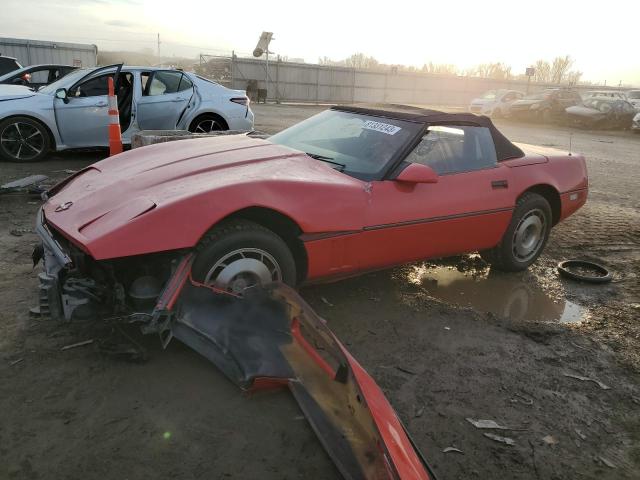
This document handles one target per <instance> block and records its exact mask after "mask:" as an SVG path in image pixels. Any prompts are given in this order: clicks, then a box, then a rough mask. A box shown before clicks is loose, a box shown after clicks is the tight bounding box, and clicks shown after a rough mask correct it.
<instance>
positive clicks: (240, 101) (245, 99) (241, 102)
mask: <svg viewBox="0 0 640 480" xmlns="http://www.w3.org/2000/svg"><path fill="white" fill-rule="evenodd" d="M229 100H231V101H232V102H233V103H237V104H239V105H249V97H233V98H230V99H229Z"/></svg>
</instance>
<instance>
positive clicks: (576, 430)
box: [574, 428, 587, 440]
mask: <svg viewBox="0 0 640 480" xmlns="http://www.w3.org/2000/svg"><path fill="white" fill-rule="evenodd" d="M574 431H575V432H576V434H577V435H578V436H579V437H580V438H581V439H582V440H586V439H587V436H586V435H585V434H584V433H582V430H580V429H578V428H574Z"/></svg>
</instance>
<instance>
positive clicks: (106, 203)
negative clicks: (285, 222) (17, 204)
mask: <svg viewBox="0 0 640 480" xmlns="http://www.w3.org/2000/svg"><path fill="white" fill-rule="evenodd" d="M284 183H287V184H291V183H293V184H296V185H298V186H299V188H302V186H303V185H309V184H314V185H317V184H324V185H328V188H334V189H338V190H340V189H341V188H342V187H344V186H354V187H357V188H358V190H361V189H362V187H361V186H360V184H361V182H360V181H358V180H355V179H353V178H351V177H348V176H346V175H344V174H341V173H339V172H337V171H336V170H334V169H333V168H331V167H330V166H329V165H327V164H325V163H322V162H319V161H317V160H313V159H311V158H310V157H308V156H307V155H305V154H304V153H302V152H299V151H297V150H293V149H290V148H287V147H284V146H280V145H275V144H273V143H271V142H269V141H266V140H261V139H255V138H250V137H247V136H246V135H229V136H223V137H208V138H199V139H193V140H181V141H178V142H170V143H162V144H157V145H151V146H148V147H143V148H138V149H134V150H131V151H129V152H125V153H123V154H120V155H117V156H114V157H111V158H109V159H106V160H103V161H101V162H98V163H96V164H94V165H92V166H90V167H88V168H86V169H85V170H83V171H81V172H78V173H77V174H75V175H74V176H72V177H71V178H70V179H67V180H65V181H63V182H62V183H61V184H59V185H58V186H55V187H53V188H52V189H51V191H50V192H51V194H52V196H51V197H50V199H49V201H48V202H47V203H46V204H45V205H44V216H45V218H46V221H47V223H48V224H50V225H53V226H54V227H56V228H57V229H58V230H59V231H61V232H62V233H63V234H64V235H65V236H67V237H69V238H71V239H72V240H75V243H77V244H79V246H85V247H87V248H86V250H88V251H89V253H91V254H94V252H93V251H92V248H91V247H89V246H88V245H89V244H90V243H91V242H92V241H95V240H97V239H100V238H101V237H104V236H105V235H107V234H109V233H110V232H113V231H115V230H117V229H121V228H124V227H127V226H129V225H131V224H133V223H135V222H133V220H137V219H139V218H143V217H145V214H146V213H148V212H151V211H153V210H155V212H154V213H155V214H157V215H158V216H157V217H156V220H157V222H156V224H157V223H162V224H163V225H162V228H163V229H171V228H178V227H184V228H183V230H185V231H186V230H187V229H188V228H191V227H193V228H195V226H193V225H186V226H185V225H183V224H184V223H185V221H184V215H185V213H189V214H191V215H192V216H193V217H196V219H197V211H198V209H202V208H207V209H208V210H209V211H211V210H213V209H216V208H218V207H220V208H222V206H224V205H226V204H229V203H230V195H231V196H233V197H234V199H236V200H237V199H239V198H245V197H247V198H248V197H249V196H251V195H252V194H255V195H258V194H259V193H261V195H260V198H261V199H264V198H265V197H267V196H268V192H273V191H274V190H277V189H278V186H281V185H283V184H284ZM280 190H282V189H280ZM174 207H175V208H174ZM162 209H167V210H168V209H173V210H172V211H173V215H174V220H170V219H169V218H168V217H167V216H164V215H161V212H159V211H160V210H162ZM176 209H177V210H176ZM180 215H182V218H181V219H179V220H175V217H176V216H180ZM178 221H179V224H178V223H177V222H178ZM210 226H211V224H209V225H208V226H207V227H206V228H210ZM192 233H193V232H192ZM200 233H204V232H200ZM136 235H137V234H136ZM138 236H139V235H138ZM187 236H188V235H187V234H186V233H185V234H184V235H182V237H183V238H182V239H181V241H182V243H181V244H173V245H170V246H167V247H166V249H174V248H184V247H188V246H192V245H191V244H189V242H187ZM191 236H193V235H191ZM104 241H106V240H104ZM126 241H127V242H131V241H133V239H131V238H130V237H127V238H126ZM135 241H141V240H140V239H139V238H138V237H136V239H135ZM158 248H161V247H158ZM163 248H164V247H163ZM140 249H142V250H141V251H139V252H138V253H148V251H147V250H144V247H142V246H141V247H140ZM140 249H139V250H140ZM110 250H111V249H110ZM156 251H159V250H156ZM129 254H137V253H129ZM117 256H123V255H117ZM96 258H108V254H106V253H101V254H99V255H98V256H97V257H96Z"/></svg>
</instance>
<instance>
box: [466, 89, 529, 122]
mask: <svg viewBox="0 0 640 480" xmlns="http://www.w3.org/2000/svg"><path fill="white" fill-rule="evenodd" d="M523 97H524V93H522V92H519V91H517V90H489V91H488V92H486V93H484V94H482V95H481V96H480V97H478V98H474V99H473V100H471V104H470V105H469V111H470V112H471V113H478V114H481V115H489V116H492V117H506V116H507V115H508V113H509V107H510V106H511V104H512V103H513V102H515V101H516V100H520V99H521V98H523Z"/></svg>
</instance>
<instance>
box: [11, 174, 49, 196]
mask: <svg viewBox="0 0 640 480" xmlns="http://www.w3.org/2000/svg"><path fill="white" fill-rule="evenodd" d="M48 179H49V177H47V176H46V175H30V176H28V177H24V178H20V179H18V180H14V181H13V182H9V183H5V184H3V185H0V194H3V193H17V192H27V193H41V192H42V191H44V189H43V188H41V187H40V184H41V183H42V182H44V181H45V180H48Z"/></svg>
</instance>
